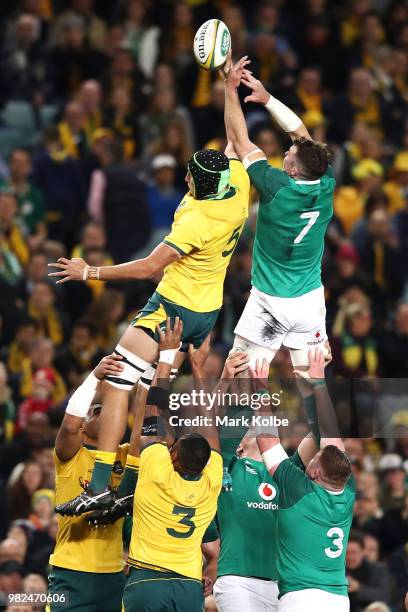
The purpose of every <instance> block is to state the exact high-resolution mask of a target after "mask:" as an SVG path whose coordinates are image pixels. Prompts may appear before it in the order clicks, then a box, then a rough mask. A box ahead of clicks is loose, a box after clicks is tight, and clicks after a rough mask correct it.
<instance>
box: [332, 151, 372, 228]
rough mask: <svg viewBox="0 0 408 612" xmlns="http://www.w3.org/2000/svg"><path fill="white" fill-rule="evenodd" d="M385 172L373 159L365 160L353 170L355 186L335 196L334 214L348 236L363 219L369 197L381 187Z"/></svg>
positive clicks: (342, 188) (339, 190) (345, 187)
mask: <svg viewBox="0 0 408 612" xmlns="http://www.w3.org/2000/svg"><path fill="white" fill-rule="evenodd" d="M383 174H384V170H383V168H382V166H381V164H379V163H378V162H376V161H375V160H373V159H363V160H361V161H360V162H359V163H358V164H357V165H356V166H354V168H353V177H354V179H355V185H353V186H350V185H346V186H344V187H339V189H338V190H337V191H336V193H335V196H334V212H335V214H336V215H337V217H338V218H339V219H340V221H341V224H342V227H343V229H344V231H345V233H346V234H350V232H351V230H352V229H353V226H354V224H355V223H356V222H357V221H359V220H360V219H361V217H362V216H363V212H364V206H365V202H366V199H367V197H368V196H369V195H370V194H371V193H373V192H375V191H378V189H379V188H380V187H381V180H382V177H383Z"/></svg>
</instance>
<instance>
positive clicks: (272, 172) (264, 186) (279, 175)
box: [247, 159, 289, 204]
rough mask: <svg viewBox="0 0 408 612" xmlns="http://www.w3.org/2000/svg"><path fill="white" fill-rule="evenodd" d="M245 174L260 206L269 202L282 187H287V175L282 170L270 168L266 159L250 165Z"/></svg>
mask: <svg viewBox="0 0 408 612" xmlns="http://www.w3.org/2000/svg"><path fill="white" fill-rule="evenodd" d="M247 172H248V174H249V178H250V179H251V182H252V184H253V185H255V187H256V189H257V191H258V193H259V197H260V203H261V204H267V203H268V202H270V201H271V200H272V199H273V198H274V196H275V195H276V194H277V192H278V191H279V190H280V189H282V187H286V185H289V177H288V175H287V174H286V173H285V172H284V171H283V170H278V169H277V168H272V166H270V165H269V164H268V162H267V160H266V159H260V160H258V161H256V162H254V163H253V164H251V165H250V166H249V167H248V168H247Z"/></svg>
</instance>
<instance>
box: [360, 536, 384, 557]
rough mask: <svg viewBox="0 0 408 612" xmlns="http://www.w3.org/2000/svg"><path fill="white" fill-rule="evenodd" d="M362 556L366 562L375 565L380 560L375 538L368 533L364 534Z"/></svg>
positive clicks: (377, 543)
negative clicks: (363, 555)
mask: <svg viewBox="0 0 408 612" xmlns="http://www.w3.org/2000/svg"><path fill="white" fill-rule="evenodd" d="M364 554H365V558H366V559H367V561H370V562H371V563H376V562H377V561H379V558H380V546H379V542H378V540H377V538H376V537H374V536H373V535H371V534H370V533H365V534H364Z"/></svg>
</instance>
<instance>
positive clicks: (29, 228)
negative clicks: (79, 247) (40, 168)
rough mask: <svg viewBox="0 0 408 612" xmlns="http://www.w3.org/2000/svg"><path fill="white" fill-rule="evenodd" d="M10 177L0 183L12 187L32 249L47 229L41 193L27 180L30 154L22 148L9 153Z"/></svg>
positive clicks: (29, 168)
mask: <svg viewBox="0 0 408 612" xmlns="http://www.w3.org/2000/svg"><path fill="white" fill-rule="evenodd" d="M9 168H10V177H9V179H8V180H7V181H4V182H3V183H2V185H4V186H7V187H10V188H12V189H14V191H15V194H16V197H17V203H18V217H19V219H20V221H21V223H22V227H23V229H24V233H25V235H28V236H29V237H28V244H29V246H30V248H31V249H32V250H35V249H37V248H38V247H39V246H40V245H41V243H42V242H43V241H44V239H45V237H46V235H47V231H46V226H45V210H44V198H43V194H42V193H41V191H40V190H39V189H37V187H35V186H34V185H33V184H32V182H31V181H30V180H29V176H30V174H31V171H32V164H31V155H30V153H29V152H28V151H25V150H24V149H15V150H14V151H12V153H11V155H10V161H9ZM0 185H1V184H0Z"/></svg>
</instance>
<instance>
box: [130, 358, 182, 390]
mask: <svg viewBox="0 0 408 612" xmlns="http://www.w3.org/2000/svg"><path fill="white" fill-rule="evenodd" d="M156 368H157V363H152V365H150V366H149V367H148V368H147V369H146V370H145V371H144V372H143V374H142V376H141V378H140V379H139V385H140V386H141V387H143V389H150V385H151V384H152V380H153V378H154V375H155V374H156ZM177 374H178V368H172V369H171V372H170V381H171V382H172V381H173V380H175V379H176V378H177Z"/></svg>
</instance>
